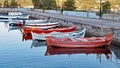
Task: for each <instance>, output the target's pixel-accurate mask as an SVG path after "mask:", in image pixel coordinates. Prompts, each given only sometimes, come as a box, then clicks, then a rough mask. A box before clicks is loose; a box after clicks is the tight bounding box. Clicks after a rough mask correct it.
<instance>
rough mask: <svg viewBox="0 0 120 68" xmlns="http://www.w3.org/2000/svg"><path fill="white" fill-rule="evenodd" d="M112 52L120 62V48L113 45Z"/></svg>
mask: <svg viewBox="0 0 120 68" xmlns="http://www.w3.org/2000/svg"><path fill="white" fill-rule="evenodd" d="M111 50H112V51H113V54H114V55H115V56H116V59H119V60H120V47H119V46H115V45H111Z"/></svg>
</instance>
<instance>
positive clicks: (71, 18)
mask: <svg viewBox="0 0 120 68" xmlns="http://www.w3.org/2000/svg"><path fill="white" fill-rule="evenodd" d="M22 12H26V13H30V14H36V15H42V16H48V17H52V18H56V19H62V20H68V21H71V22H75V23H81V24H86V25H91V26H97V27H103V28H115V29H120V22H114V21H109V20H99V19H88V18H81V17H75V16H66V15H61V14H50V13H42V12H37V11H22Z"/></svg>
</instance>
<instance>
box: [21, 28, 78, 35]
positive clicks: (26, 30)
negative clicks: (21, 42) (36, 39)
mask: <svg viewBox="0 0 120 68" xmlns="http://www.w3.org/2000/svg"><path fill="white" fill-rule="evenodd" d="M22 29H23V32H24V33H30V32H31V31H32V32H34V33H38V34H40V33H46V34H47V33H50V32H53V31H54V32H72V31H75V30H76V26H72V27H65V28H50V29H41V28H35V27H22Z"/></svg>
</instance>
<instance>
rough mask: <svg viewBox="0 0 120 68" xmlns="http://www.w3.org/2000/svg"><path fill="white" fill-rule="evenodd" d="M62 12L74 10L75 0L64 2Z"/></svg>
mask: <svg viewBox="0 0 120 68" xmlns="http://www.w3.org/2000/svg"><path fill="white" fill-rule="evenodd" d="M63 7H64V10H75V9H76V7H75V0H66V1H65V2H64V4H63Z"/></svg>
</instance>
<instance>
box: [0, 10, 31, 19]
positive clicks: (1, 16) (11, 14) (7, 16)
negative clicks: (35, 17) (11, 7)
mask: <svg viewBox="0 0 120 68" xmlns="http://www.w3.org/2000/svg"><path fill="white" fill-rule="evenodd" d="M29 16H30V14H24V13H22V12H8V14H0V21H9V19H10V18H12V19H18V18H20V19H29Z"/></svg>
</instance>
